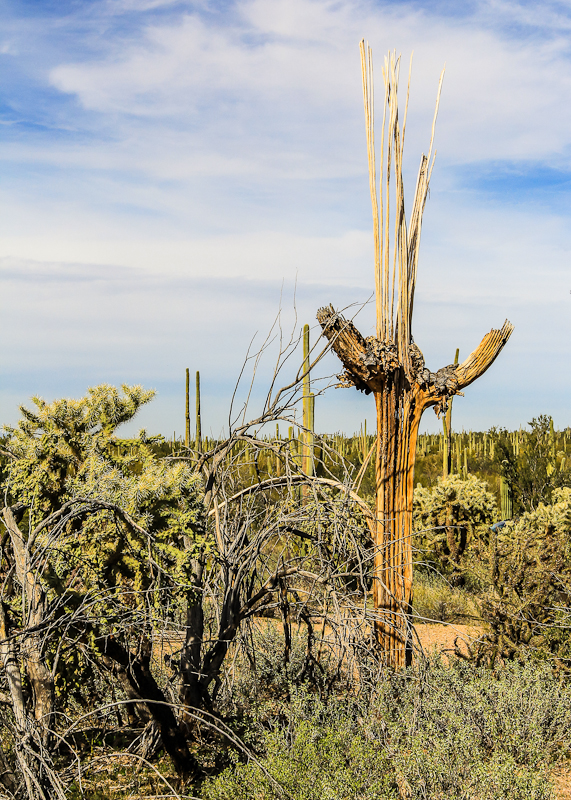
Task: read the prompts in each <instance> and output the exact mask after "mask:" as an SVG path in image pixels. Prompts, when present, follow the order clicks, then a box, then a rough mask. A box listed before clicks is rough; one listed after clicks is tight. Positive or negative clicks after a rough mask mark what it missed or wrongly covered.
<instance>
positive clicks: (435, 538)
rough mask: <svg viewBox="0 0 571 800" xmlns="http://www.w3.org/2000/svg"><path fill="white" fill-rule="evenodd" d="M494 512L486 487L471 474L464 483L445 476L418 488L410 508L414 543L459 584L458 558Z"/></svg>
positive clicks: (453, 477) (459, 558)
mask: <svg viewBox="0 0 571 800" xmlns="http://www.w3.org/2000/svg"><path fill="white" fill-rule="evenodd" d="M497 513H498V510H497V506H496V501H495V499H494V496H493V494H492V493H491V492H490V491H489V490H488V485H487V484H486V483H484V481H482V480H480V479H479V478H477V477H476V476H475V475H469V476H468V477H467V479H466V480H462V478H460V476H459V475H449V476H448V477H447V478H444V479H441V480H439V481H438V483H437V484H436V486H433V487H432V488H431V489H424V488H423V487H422V486H420V485H419V486H417V488H416V489H415V492H414V507H413V519H414V527H415V531H416V539H417V544H418V546H419V548H420V549H421V552H422V551H423V552H424V553H425V554H428V555H429V557H432V558H436V560H437V561H438V562H439V563H440V564H441V565H442V566H443V567H444V569H446V570H447V571H451V572H452V574H453V576H454V579H455V581H456V582H459V581H460V575H461V570H460V567H461V559H462V556H463V555H464V553H465V552H466V548H467V547H468V545H469V543H470V539H471V538H472V536H473V535H474V531H475V530H476V528H477V527H478V526H480V525H489V523H490V522H492V521H493V520H494V519H495V518H497Z"/></svg>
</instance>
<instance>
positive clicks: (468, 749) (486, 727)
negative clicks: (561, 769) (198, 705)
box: [203, 659, 571, 800]
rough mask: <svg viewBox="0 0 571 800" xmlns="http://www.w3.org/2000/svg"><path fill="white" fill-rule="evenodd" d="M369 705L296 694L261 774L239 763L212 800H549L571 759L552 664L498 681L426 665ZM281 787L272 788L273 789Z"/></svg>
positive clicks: (498, 673)
mask: <svg viewBox="0 0 571 800" xmlns="http://www.w3.org/2000/svg"><path fill="white" fill-rule="evenodd" d="M370 700H371V702H370V703H369V704H364V705H363V706H358V705H357V704H356V703H349V702H348V701H347V700H346V699H342V698H339V699H337V700H331V701H330V702H329V703H328V704H327V705H325V704H324V703H323V702H321V701H320V700H319V699H317V698H316V697H315V695H311V694H309V693H307V692H305V691H304V690H303V689H297V690H296V692H295V694H294V699H293V701H292V702H291V703H289V704H284V705H281V706H280V708H279V711H278V712H277V713H275V715H274V718H273V721H272V722H271V724H270V725H268V723H267V722H266V724H265V727H264V729H263V731H262V733H261V738H260V741H261V742H262V747H261V750H260V753H259V754H258V763H256V762H254V761H250V762H249V763H247V764H243V763H239V762H238V761H236V763H235V764H234V765H233V766H232V767H231V768H229V769H227V770H226V771H225V772H224V773H222V774H221V775H220V776H218V777H217V778H214V779H211V780H210V781H208V782H207V783H206V784H205V785H204V787H203V797H204V798H205V800H246V798H247V799H248V800H254V799H255V800H277V799H278V798H279V797H280V796H281V794H280V790H279V789H278V788H277V787H276V785H275V783H277V784H279V785H280V786H281V787H283V789H284V790H285V792H286V793H287V795H288V796H289V797H290V798H292V799H293V800H313V799H314V798H315V800H317V798H319V800H321V798H330V800H349V798H351V800H369V798H371V800H372V798H375V800H383V798H397V797H406V798H408V800H421V799H422V800H424V799H425V798H463V799H465V800H498V799H499V798H506V800H507V798H510V800H548V798H551V797H552V796H553V795H552V787H551V784H550V782H549V780H548V770H549V769H550V766H551V765H552V764H553V763H555V762H557V761H558V760H559V759H561V758H564V757H567V756H568V753H567V752H566V751H565V749H564V748H565V747H566V746H567V747H568V744H567V745H566V744H565V743H568V742H569V739H570V734H571V687H569V685H568V684H564V683H562V682H560V681H559V680H557V679H556V678H555V677H554V675H553V673H552V671H551V670H550V668H549V665H547V664H539V665H538V664H535V663H532V662H531V661H524V662H523V663H518V662H511V663H509V664H505V665H503V666H502V667H501V668H498V669H496V670H495V671H491V670H488V669H484V668H482V667H474V666H473V665H471V664H467V663H465V662H453V663H452V664H450V665H444V664H443V663H442V662H441V661H439V660H438V659H431V660H429V661H427V662H425V663H424V664H420V665H419V666H418V667H417V668H415V669H412V670H409V671H407V672H403V673H400V674H395V675H393V676H392V677H389V676H387V677H385V679H384V680H383V681H381V683H380V684H379V685H378V686H377V687H376V690H375V695H374V697H372V698H370ZM274 782H275V783H274Z"/></svg>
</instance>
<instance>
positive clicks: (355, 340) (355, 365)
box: [317, 306, 369, 388]
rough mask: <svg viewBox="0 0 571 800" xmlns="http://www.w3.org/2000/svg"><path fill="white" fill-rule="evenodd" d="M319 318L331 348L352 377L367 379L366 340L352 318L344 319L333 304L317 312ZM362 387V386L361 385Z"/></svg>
mask: <svg viewBox="0 0 571 800" xmlns="http://www.w3.org/2000/svg"><path fill="white" fill-rule="evenodd" d="M317 319H318V320H319V324H320V325H321V327H322V329H323V335H324V336H325V337H326V338H327V340H328V341H329V343H330V344H331V349H332V350H333V352H334V353H335V354H336V355H337V356H338V357H339V360H340V361H341V363H342V364H343V366H344V367H345V369H346V370H347V372H348V373H350V375H351V377H352V378H356V379H357V381H359V379H360V380H361V381H363V382H364V381H366V380H367V378H368V377H369V370H368V369H367V367H366V366H365V364H364V363H363V356H364V355H365V353H366V342H365V339H364V338H363V336H362V335H361V334H360V333H359V331H358V330H357V328H356V327H355V326H354V325H353V323H352V322H351V321H350V320H347V319H344V318H343V317H342V316H341V314H338V313H337V312H336V311H335V309H334V308H333V306H325V308H320V309H319V311H318V312H317ZM359 388H361V387H359Z"/></svg>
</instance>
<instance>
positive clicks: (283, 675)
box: [221, 619, 346, 713]
mask: <svg viewBox="0 0 571 800" xmlns="http://www.w3.org/2000/svg"><path fill="white" fill-rule="evenodd" d="M308 635H309V632H308V629H307V626H306V625H305V624H303V623H302V624H301V625H298V624H296V623H292V624H291V625H290V638H289V641H288V642H287V644H286V638H285V636H284V630H283V624H282V623H281V622H279V621H277V620H272V619H267V620H258V621H257V622H256V623H255V625H254V626H253V628H252V630H251V632H250V633H249V634H247V635H245V636H244V637H242V638H241V640H240V641H239V642H238V644H237V647H238V648H239V649H238V652H237V653H236V657H235V658H234V659H233V660H232V662H231V664H232V666H231V668H229V670H228V673H227V676H226V678H227V680H226V691H225V692H224V695H223V696H222V697H221V705H222V706H223V707H224V708H225V709H226V711H227V712H229V713H232V711H231V710H233V711H236V710H238V709H240V710H242V711H245V712H246V713H250V712H251V711H252V710H253V709H256V710H258V709H259V708H260V706H261V705H263V704H264V703H265V702H266V701H267V700H270V699H272V700H278V701H279V700H282V701H283V700H287V699H288V698H289V697H290V695H291V692H292V690H294V689H295V688H296V687H299V686H302V685H303V686H305V687H306V689H307V690H309V691H314V692H316V693H317V694H318V695H319V696H320V697H324V696H326V695H328V694H329V693H330V692H331V691H332V690H334V687H335V688H337V689H339V688H340V686H341V684H342V683H344V677H345V676H344V674H343V669H342V656H341V655H340V652H339V650H338V649H335V648H333V647H331V646H329V645H330V643H328V642H325V643H322V642H321V639H320V637H319V636H318V637H317V639H318V641H317V642H316V641H315V632H313V631H312V636H313V637H314V638H313V640H311V641H310V642H309V645H310V646H309V647H308ZM345 682H346V681H345Z"/></svg>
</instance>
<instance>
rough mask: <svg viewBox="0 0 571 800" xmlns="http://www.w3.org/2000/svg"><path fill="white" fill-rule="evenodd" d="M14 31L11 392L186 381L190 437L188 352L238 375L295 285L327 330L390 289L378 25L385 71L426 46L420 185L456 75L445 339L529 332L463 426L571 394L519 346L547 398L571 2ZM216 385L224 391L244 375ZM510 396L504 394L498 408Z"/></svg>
mask: <svg viewBox="0 0 571 800" xmlns="http://www.w3.org/2000/svg"><path fill="white" fill-rule="evenodd" d="M0 18H1V21H2V23H3V31H4V39H3V40H2V41H0V70H2V81H1V82H0V85H2V87H3V89H2V93H1V94H0V123H2V124H1V125H0V161H1V162H2V171H3V179H2V186H1V187H0V220H1V222H0V258H4V261H3V262H2V264H3V267H2V273H1V275H2V281H3V285H4V287H5V290H4V291H3V302H4V304H5V305H7V304H8V308H9V309H11V308H12V307H13V308H14V309H18V314H15V313H14V314H12V312H11V311H10V312H9V314H8V315H4V324H5V325H8V324H9V326H10V327H9V330H10V331H11V334H12V339H13V342H14V346H13V347H12V349H11V351H10V355H9V357H7V359H6V360H5V362H4V369H5V376H6V380H7V381H8V385H7V386H6V391H8V392H9V393H10V398H12V399H10V403H12V404H13V399H14V398H15V397H16V396H17V395H18V392H16V391H15V390H14V388H13V387H14V386H16V385H17V386H19V387H20V389H21V391H22V392H24V391H25V392H26V393H28V392H32V391H42V386H41V385H37V384H39V383H41V381H44V380H47V376H46V365H47V364H49V365H50V370H49V371H50V378H49V380H50V384H49V385H50V386H52V387H53V391H54V393H57V392H58V391H59V393H61V394H65V393H66V392H68V391H72V390H73V391H75V388H73V387H76V385H77V379H78V375H80V374H81V375H82V376H83V377H82V378H81V380H82V381H89V382H94V381H95V380H99V378H105V379H110V380H111V379H112V380H115V381H116V380H119V379H120V378H119V375H120V374H121V372H122V371H124V373H125V377H126V378H127V377H128V375H133V378H134V377H135V375H134V373H135V372H137V371H140V373H139V374H140V375H141V378H140V379H141V380H143V379H144V380H147V381H148V382H150V383H151V384H157V385H158V384H159V383H160V384H161V386H162V387H163V390H164V396H163V400H164V405H162V406H161V405H160V403H161V402H163V400H162V401H160V402H159V404H158V405H157V406H156V407H157V408H159V409H162V411H161V412H160V413H163V414H164V419H165V430H168V429H169V428H170V427H172V418H171V416H170V415H171V414H172V413H174V411H172V409H174V408H175V400H174V397H175V395H174V392H175V389H174V388H173V387H175V386H177V384H176V380H177V379H176V376H177V375H179V374H182V373H183V370H184V367H185V366H188V365H189V364H188V363H187V362H188V361H189V360H193V361H197V360H198V358H199V355H198V351H197V350H195V349H193V345H192V346H191V344H186V343H192V342H193V341H195V340H199V341H200V342H201V347H204V346H206V347H208V349H209V359H210V360H211V361H215V362H216V364H217V371H218V372H219V373H220V374H225V375H230V373H231V372H232V367H233V365H234V364H235V363H236V360H237V359H239V357H240V353H239V351H240V350H241V348H243V347H245V346H246V344H245V343H246V341H247V340H249V336H250V334H251V332H252V331H254V330H255V329H258V328H261V329H263V328H264V326H266V325H268V324H270V319H271V318H272V315H273V313H274V312H275V306H276V305H277V304H278V303H279V287H280V286H281V281H282V279H285V280H286V281H287V282H288V286H290V285H292V284H293V281H294V280H295V279H296V276H297V281H298V292H297V300H298V307H299V309H300V313H301V314H302V315H303V321H305V319H308V320H310V319H313V318H314V313H315V308H316V307H317V306H318V305H320V304H322V303H324V302H329V301H333V302H334V303H336V304H338V305H343V304H344V303H345V301H346V300H348V301H350V302H353V301H357V300H361V301H364V300H366V298H367V296H368V294H369V292H370V291H371V289H372V280H371V269H372V237H371V234H370V208H369V200H368V179H367V174H366V169H367V168H366V154H365V146H364V133H363V124H362V100H361V87H360V68H359V58H358V51H357V44H358V41H359V39H360V38H361V37H362V36H364V37H365V38H367V39H368V40H369V42H370V43H371V44H372V46H373V47H374V51H375V56H376V63H377V65H378V66H377V76H378V77H377V82H378V83H380V64H381V61H382V57H383V54H384V51H385V50H386V49H388V48H389V47H391V48H393V47H394V48H396V49H397V51H399V52H402V53H403V66H402V71H403V73H404V72H406V69H407V68H408V58H409V54H410V52H411V51H412V50H414V64H413V76H412V90H411V100H410V112H409V124H408V133H407V152H408V161H407V165H408V166H407V170H408V176H409V178H410V180H411V181H414V177H415V172H416V168H417V164H418V158H419V156H420V152H421V151H422V150H423V149H425V148H426V146H427V139H428V133H429V126H430V121H431V116H432V112H433V103H434V96H435V91H436V85H437V80H438V75H439V73H440V70H441V68H442V65H443V64H444V62H446V77H445V83H444V92H443V98H442V104H441V112H440V116H439V121H438V128H437V148H438V158H437V165H436V169H435V172H434V177H433V189H432V196H431V199H430V201H429V204H428V206H427V211H426V222H425V226H424V233H423V236H424V240H423V246H422V250H421V268H420V275H419V287H418V303H417V312H416V313H417V324H416V330H415V335H417V340H418V342H419V344H420V346H421V347H422V348H423V349H424V350H425V351H426V353H427V355H428V356H429V360H430V363H431V364H432V365H433V366H440V363H438V362H439V361H440V360H441V361H442V363H446V362H447V361H449V359H450V356H449V354H448V351H449V352H450V353H452V352H453V350H454V349H455V347H456V346H461V348H462V351H464V350H468V349H469V348H470V347H471V346H473V345H474V344H476V342H477V341H478V340H479V338H480V337H481V335H483V333H485V331H486V330H487V329H488V328H489V327H490V326H491V325H498V324H501V322H502V321H503V317H504V316H506V315H510V316H511V317H513V321H514V322H516V324H517V330H516V334H515V335H514V339H513V342H510V345H509V347H508V351H506V353H505V354H503V355H502V361H503V364H504V368H503V369H502V370H496V367H494V368H493V370H495V371H492V372H491V373H490V376H491V377H488V376H486V378H484V379H483V383H482V386H483V387H484V389H481V390H480V389H477V390H476V389H471V390H470V392H471V393H472V392H473V394H470V395H467V398H466V400H465V401H463V403H464V406H462V404H461V403H459V404H458V413H462V412H461V411H460V409H461V408H462V407H464V408H467V409H468V411H467V412H466V413H467V415H468V416H467V417H466V421H467V423H469V418H470V414H472V418H473V419H474V420H475V419H479V420H481V421H482V422H483V421H484V420H485V419H488V420H489V424H491V423H492V422H493V421H494V420H495V421H496V422H498V423H501V422H503V423H505V424H516V423H517V424H519V422H525V421H526V419H525V418H524V417H530V416H532V415H533V413H540V412H542V411H547V412H549V411H550V410H551V409H550V408H549V407H548V403H549V402H555V401H553V398H552V396H551V395H549V394H548V393H546V392H545V391H544V390H543V389H541V388H538V387H540V383H539V382H538V380H536V381H534V382H530V381H529V380H528V379H527V378H528V376H527V375H524V372H525V370H527V369H528V367H527V366H524V363H525V358H524V355H523V351H522V350H518V344H517V342H518V339H517V337H518V336H521V337H522V338H520V339H519V342H525V343H526V346H529V347H531V348H535V349H537V348H539V349H542V348H543V350H544V353H545V355H544V357H543V358H542V360H541V363H539V362H538V361H537V360H535V361H534V362H533V365H532V366H531V367H529V368H530V369H533V370H534V371H535V374H536V376H538V377H541V380H542V381H543V384H541V386H542V385H544V384H545V383H546V382H548V377H547V376H548V374H549V373H550V371H553V370H554V369H555V363H554V359H555V356H554V355H553V353H554V351H553V347H552V344H551V343H552V342H553V340H554V338H555V339H557V341H560V340H561V337H562V336H565V335H566V336H567V337H568V335H569V332H570V330H569V328H570V322H569V315H568V314H567V315H566V312H564V311H563V309H566V308H567V306H566V305H564V304H565V303H567V302H569V301H570V298H571V294H569V290H571V285H569V286H567V282H568V278H567V276H568V266H567V265H568V261H569V252H570V251H571V233H570V229H569V224H568V220H569V200H568V198H569V197H570V196H571V193H570V187H569V185H568V179H567V176H568V174H569V173H570V164H569V160H570V155H571V103H569V102H568V100H569V97H570V95H571V51H570V47H569V37H568V31H569V28H570V27H571V8H570V7H568V6H567V5H565V4H562V3H555V2H554V3H539V2H520V3H515V2H502V0H497V1H496V0H488V1H484V0H482V2H474V3H471V4H463V5H462V4H460V5H457V4H452V5H451V4H450V3H448V2H446V3H444V2H443V3H437V2H436V3H435V2H428V0H426V2H423V1H422V0H420V2H418V1H417V2H410V3H409V2H385V3H379V2H374V1H373V0H341V2H331V1H330V0H235V2H229V3H224V4H221V3H217V2H208V0H204V1H203V2H187V1H183V2H180V1H178V2H177V1H175V0H173V2H170V1H169V0H95V1H94V2H84V3H81V4H76V3H71V2H70V3H66V2H61V3H58V4H49V3H46V4H39V5H38V6H35V7H34V8H32V6H30V5H29V4H26V3H19V2H16V0H11V2H8V3H7V4H6V5H5V6H4V8H3V9H2V10H0ZM213 287H217V288H216V290H215V289H214V288H213ZM263 287H266V288H263ZM268 287H270V288H268ZM221 298H222V299H221ZM458 309H461V312H458ZM367 313H368V312H367V311H365V312H364V315H363V323H362V324H363V325H364V326H367V325H369V326H370V324H371V323H370V318H369V317H367ZM8 319H9V320H10V322H9V323H8V321H7V320H8ZM173 320H175V321H174V322H173ZM181 320H185V322H184V324H183V323H182V322H181ZM205 329H208V330H209V334H208V337H207V338H206V345H205V344H204V342H205V337H204V330H205ZM236 330H239V331H240V335H239V336H237V335H236V334H235V331H236ZM228 340H231V342H232V347H230V348H229V347H228V346H226V345H224V342H227V341H228ZM34 342H35V343H36V345H34ZM181 342H184V343H185V344H184V346H183V345H182V344H181ZM38 343H39V344H38ZM165 351H168V352H169V356H168V358H165V357H164V352H165ZM510 353H511V354H513V355H510ZM18 364H20V365H24V364H25V374H26V376H27V378H26V381H25V389H24V388H23V387H24V384H23V383H22V375H23V374H24V373H23V370H20V369H19V368H17V365H18ZM79 364H81V370H79V371H78V365H79ZM191 366H192V364H191ZM91 374H92V375H93V376H94V377H93V378H90V377H89V375H91ZM105 376H107V377H105ZM128 379H131V378H128ZM209 380H210V381H211V385H212V386H216V393H217V395H218V396H219V397H221V396H222V395H223V394H224V392H225V391H226V389H228V387H229V385H230V383H229V382H227V383H226V384H224V385H222V383H221V382H220V380H219V379H218V378H216V377H215V375H214V373H213V374H211V375H210V376H209ZM492 380H494V381H496V382H497V383H496V384H493V383H486V381H492ZM74 381H75V383H74ZM10 382H12V383H11V384H10ZM32 384H33V385H32ZM5 385H6V382H5ZM486 386H488V387H489V388H490V387H491V386H495V391H489V392H488V394H487V395H486V399H485V403H486V409H487V410H486V413H485V414H484V413H483V412H482V398H481V395H479V392H480V391H484V390H485V387H486ZM510 386H518V387H521V388H520V389H519V390H518V403H519V405H518V404H515V403H514V404H511V405H510V404H509V403H506V402H504V401H502V400H501V398H502V397H507V396H508V395H509V392H510ZM532 386H534V387H535V388H530V387H532ZM566 386H567V385H566ZM57 387H60V388H59V389H58V388H57ZM569 388H571V387H567V389H566V391H567V390H568V389H569ZM20 389H19V390H18V391H20ZM50 391H51V389H50ZM176 391H177V392H178V391H179V387H178V386H177V388H176ZM337 397H339V394H337ZM470 397H473V398H479V399H478V402H477V403H474V402H473V401H472V400H470ZM171 401H172V404H173V405H172V408H171V406H169V405H168V404H169V403H171ZM212 402H213V404H214V405H213V408H214V407H215V406H216V403H215V402H214V399H212ZM336 402H337V403H338V402H339V401H338V400H337V401H331V409H333V408H334V407H335V403H336ZM363 402H365V401H363ZM355 403H356V405H355V408H356V409H357V412H355V413H359V414H360V413H364V412H363V408H364V406H363V405H360V404H359V403H360V401H359V402H357V400H355ZM526 404H527V405H526ZM556 405H557V403H555V406H556ZM555 406H554V407H555ZM216 407H217V408H218V406H216ZM561 407H562V406H561ZM348 408H349V405H348V404H345V403H344V404H343V405H342V409H343V410H342V412H340V416H338V417H337V418H336V417H335V413H334V411H333V410H331V412H327V414H328V415H329V416H327V419H328V421H329V424H330V425H331V426H333V427H343V426H344V425H345V424H347V425H348V426H349V428H350V427H351V424H352V422H348V421H347V420H354V421H355V422H356V420H355V419H354V417H352V416H351V412H350V411H348V410H347V409H348ZM169 409H171V410H169ZM470 409H471V410H470ZM14 413H15V411H14V406H13V405H12V406H11V410H7V411H6V414H7V415H8V416H10V415H12V416H13V414H14ZM157 413H159V412H157ZM323 414H326V412H325V406H323ZM494 414H496V417H494ZM347 415H349V416H347ZM478 415H479V416H478ZM486 415H487V416H486ZM522 415H523V416H522ZM516 417H517V419H516ZM567 422H568V420H563V419H561V420H560V424H563V423H565V424H567Z"/></svg>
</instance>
